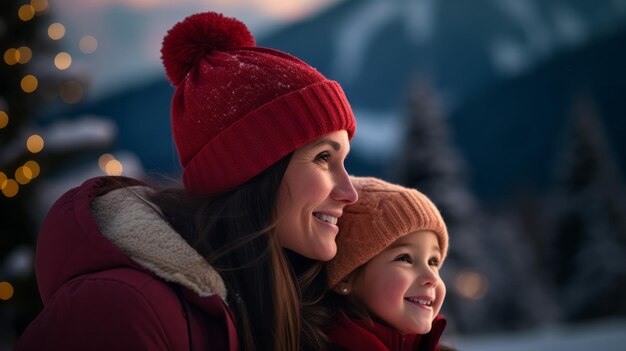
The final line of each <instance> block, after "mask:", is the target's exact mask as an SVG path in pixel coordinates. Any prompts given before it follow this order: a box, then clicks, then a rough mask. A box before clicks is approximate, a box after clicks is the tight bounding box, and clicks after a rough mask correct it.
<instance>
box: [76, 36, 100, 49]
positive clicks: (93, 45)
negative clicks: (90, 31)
mask: <svg viewBox="0 0 626 351" xmlns="http://www.w3.org/2000/svg"><path fill="white" fill-rule="evenodd" d="M78 46H79V47H80V51H81V52H82V53H83V54H93V53H94V51H96V49H97V48H98V40H97V39H96V38H95V37H94V36H92V35H85V36H84V37H82V38H80V41H79V42H78Z"/></svg>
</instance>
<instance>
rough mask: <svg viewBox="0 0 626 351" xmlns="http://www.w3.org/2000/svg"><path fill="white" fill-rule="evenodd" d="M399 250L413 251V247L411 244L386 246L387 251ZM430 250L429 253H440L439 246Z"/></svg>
mask: <svg viewBox="0 0 626 351" xmlns="http://www.w3.org/2000/svg"><path fill="white" fill-rule="evenodd" d="M401 248H406V249H414V248H415V246H413V245H411V244H407V243H395V244H391V245H389V246H387V250H392V249H401ZM430 249H431V251H437V252H440V251H441V248H439V245H433V246H432V247H431V248H430Z"/></svg>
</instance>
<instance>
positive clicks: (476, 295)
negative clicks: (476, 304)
mask: <svg viewBox="0 0 626 351" xmlns="http://www.w3.org/2000/svg"><path fill="white" fill-rule="evenodd" d="M454 287H455V288H456V291H457V292H458V293H459V294H460V295H461V296H463V297H464V298H466V299H469V300H479V299H481V298H483V297H484V296H485V294H486V293H487V290H488V282H487V278H485V276H483V275H482V274H480V273H476V272H471V271H463V272H461V273H459V274H458V275H457V276H456V279H455V280H454Z"/></svg>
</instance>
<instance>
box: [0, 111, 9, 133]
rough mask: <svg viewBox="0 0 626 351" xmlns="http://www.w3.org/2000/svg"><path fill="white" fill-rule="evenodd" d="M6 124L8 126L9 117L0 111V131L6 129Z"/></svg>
mask: <svg viewBox="0 0 626 351" xmlns="http://www.w3.org/2000/svg"><path fill="white" fill-rule="evenodd" d="M8 124H9V115H8V114H7V113H6V112H4V111H0V129H2V128H4V127H6V126H7V125H8Z"/></svg>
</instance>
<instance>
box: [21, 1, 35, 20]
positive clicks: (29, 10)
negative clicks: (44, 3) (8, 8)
mask: <svg viewBox="0 0 626 351" xmlns="http://www.w3.org/2000/svg"><path fill="white" fill-rule="evenodd" d="M17 16H18V17H19V18H20V19H21V20H22V21H24V22H26V21H30V20H31V19H33V17H34V16H35V8H34V7H33V6H31V5H22V6H20V9H19V10H17Z"/></svg>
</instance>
